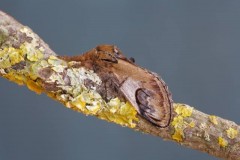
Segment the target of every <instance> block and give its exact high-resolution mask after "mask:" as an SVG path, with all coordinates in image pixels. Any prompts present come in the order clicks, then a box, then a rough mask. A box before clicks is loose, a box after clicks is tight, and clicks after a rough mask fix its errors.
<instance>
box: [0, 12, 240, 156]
mask: <svg viewBox="0 0 240 160" xmlns="http://www.w3.org/2000/svg"><path fill="white" fill-rule="evenodd" d="M92 52H93V50H90V51H88V52H87V53H86V54H85V55H88V54H89V53H92ZM85 57H86V56H85ZM88 62H89V61H88V60H87V59H86V58H84V56H76V57H59V56H57V54H55V53H54V52H53V51H52V50H51V49H50V48H49V47H48V45H47V44H45V43H44V42H43V41H42V40H41V38H39V37H38V36H37V35H36V34H35V33H34V32H33V31H32V30H31V29H30V28H28V27H26V26H23V25H21V24H20V23H18V22H17V21H15V20H14V19H13V18H12V17H10V16H8V15H7V14H5V13H4V12H1V11H0V76H2V77H4V78H7V79H8V80H10V81H13V82H15V83H17V84H19V85H27V87H28V88H29V89H30V90H32V91H34V92H36V93H37V94H40V93H46V94H47V95H48V96H49V97H51V98H53V99H55V100H57V101H59V102H61V103H62V104H64V105H65V106H66V107H68V108H70V109H73V110H75V111H79V112H81V113H83V114H85V115H94V116H97V117H98V118H100V119H104V120H107V121H110V122H114V123H117V124H120V125H122V126H126V127H129V128H132V129H134V130H138V131H141V132H144V133H148V134H151V135H154V136H159V137H161V138H163V139H165V140H171V141H175V142H177V143H179V144H181V145H183V146H186V147H189V148H192V149H197V150H200V151H203V152H206V153H208V154H210V155H213V156H216V157H219V158H223V159H230V160H235V159H240V137H239V131H240V127H239V126H238V125H237V124H235V123H234V122H232V121H228V120H225V119H222V118H220V117H217V116H213V115H207V114H205V113H202V112H200V111H198V110H196V109H195V108H193V107H190V106H188V105H186V104H179V103H174V104H173V110H172V113H171V114H172V115H171V116H172V118H171V122H170V124H169V125H168V126H167V127H165V128H161V127H157V126H156V125H154V124H153V123H151V122H149V120H146V118H143V116H141V115H140V114H139V112H137V110H136V108H134V107H133V106H132V104H131V103H130V102H129V101H128V100H127V99H126V98H124V97H123V95H121V94H120V93H119V92H117V91H116V90H113V89H112V90H102V88H101V87H99V86H102V84H105V85H106V83H105V82H103V80H102V78H101V76H100V75H99V74H97V72H96V70H95V69H93V68H91V67H87V66H88V64H89V63H90V62H89V63H88ZM159 81H160V80H159ZM110 87H111V85H110ZM108 91H111V93H110V97H109V96H105V97H104V96H103V94H104V93H105V92H108ZM106 94H107V93H106ZM155 107H158V106H155Z"/></svg>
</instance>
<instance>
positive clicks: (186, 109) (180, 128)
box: [171, 103, 195, 142]
mask: <svg viewBox="0 0 240 160" xmlns="http://www.w3.org/2000/svg"><path fill="white" fill-rule="evenodd" d="M174 111H175V112H176V113H177V115H176V116H175V117H174V118H173V121H172V122H171V126H173V127H174V129H175V130H174V134H173V135H172V139H174V140H176V141H177V142H181V141H183V138H184V129H185V128H186V127H188V126H189V127H191V128H192V127H194V126H195V123H194V122H191V123H188V122H187V121H184V118H186V117H190V116H191V115H192V112H193V108H192V107H190V106H188V105H185V104H178V103H176V104H174Z"/></svg>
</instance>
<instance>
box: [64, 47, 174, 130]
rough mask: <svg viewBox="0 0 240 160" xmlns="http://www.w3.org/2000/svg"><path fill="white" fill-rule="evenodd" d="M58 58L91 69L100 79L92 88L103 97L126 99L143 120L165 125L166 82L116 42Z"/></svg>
mask: <svg viewBox="0 0 240 160" xmlns="http://www.w3.org/2000/svg"><path fill="white" fill-rule="evenodd" d="M60 58H62V59H64V60H67V61H81V65H82V66H84V67H87V68H88V69H92V70H94V72H95V73H97V74H98V76H99V77H100V78H101V80H102V82H103V83H102V84H101V86H96V88H97V90H98V92H99V93H100V94H101V96H102V97H103V98H104V99H105V100H106V101H108V100H110V99H111V98H115V97H119V98H120V99H122V100H125V101H126V100H127V101H129V102H130V103H131V104H132V105H133V106H134V107H135V109H136V110H137V112H138V114H139V115H141V116H142V117H144V118H145V119H146V120H147V121H149V122H151V123H152V124H154V125H156V126H158V127H161V128H164V127H168V126H169V123H170V120H171V111H172V103H173V101H172V98H171V94H170V92H169V91H168V87H167V85H166V84H165V82H164V81H163V80H162V79H161V78H160V77H159V76H158V75H157V74H156V73H153V72H151V71H148V70H146V69H144V68H141V67H139V66H137V65H136V64H135V63H134V59H133V58H130V59H127V58H126V57H125V56H124V55H123V54H122V52H121V51H120V50H119V49H118V48H117V47H116V46H114V45H100V46H97V47H96V48H94V49H92V50H90V51H88V52H86V53H85V54H83V55H80V56H75V57H60ZM87 83H88V84H89V82H87ZM91 85H94V84H91Z"/></svg>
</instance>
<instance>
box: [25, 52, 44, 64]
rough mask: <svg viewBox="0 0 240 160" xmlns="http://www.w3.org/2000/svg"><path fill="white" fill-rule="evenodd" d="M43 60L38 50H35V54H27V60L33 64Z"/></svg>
mask: <svg viewBox="0 0 240 160" xmlns="http://www.w3.org/2000/svg"><path fill="white" fill-rule="evenodd" d="M42 58H43V54H42V52H41V51H40V50H37V49H36V50H35V52H29V53H27V59H28V60H29V61H33V62H36V61H39V60H40V59H42Z"/></svg>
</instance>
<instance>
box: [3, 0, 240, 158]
mask: <svg viewBox="0 0 240 160" xmlns="http://www.w3.org/2000/svg"><path fill="white" fill-rule="evenodd" d="M0 9H1V10H4V11H5V12H7V13H8V14H10V15H12V16H13V17H15V18H16V19H17V20H19V21H20V22H21V23H23V24H25V25H27V26H29V27H31V28H32V29H33V30H34V31H35V32H36V33H38V34H39V35H40V36H41V37H42V38H43V39H44V40H45V41H46V42H47V43H48V44H49V45H50V46H51V48H52V49H53V50H54V51H56V52H57V53H58V54H60V55H76V54H80V53H83V52H85V51H87V50H89V49H91V48H93V47H95V46H96V45H97V44H104V43H107V44H116V45H118V46H119V47H120V49H121V50H122V51H123V52H124V53H125V54H126V55H127V56H128V57H134V58H135V59H136V62H137V64H139V65H141V66H143V67H146V68H148V69H150V70H152V71H154V72H157V73H159V74H160V75H161V76H162V77H163V79H164V80H165V81H166V83H167V84H168V85H169V87H170V90H171V92H172V93H173V98H174V101H175V102H184V103H188V104H190V105H192V106H195V107H196V108H197V109H199V110H201V111H203V112H206V113H209V114H215V115H218V116H221V117H223V118H226V119H230V120H233V121H235V122H236V123H239V122H240V119H239V114H240V109H239V106H240V98H239V95H240V73H239V68H240V61H239V60H240V53H239V51H240V44H239V42H240V1H238V0H231V1H226V0H211V1H209V0H201V1H193V0H188V1H187V0H181V1H179V0H173V1H168V0H165V1H163V0H151V1H143V0H119V1H116V0H115V1H113V0H101V1H100V0H85V1H83V0H69V1H66V0H1V1H0ZM0 97H1V98H0V99H1V104H0V106H1V107H0V128H1V129H0V160H15V159H17V160H42V159H44V160H77V159H82V160H108V159H109V160H112V159H114V160H125V159H126V160H128V159H129V160H130V159H131V160H133V159H137V160H159V159H164V160H174V159H195V160H202V159H214V158H213V157H210V156H208V155H207V154H205V153H201V152H199V151H195V150H191V149H187V148H184V147H181V146H179V145H177V144H176V143H173V142H168V141H163V140H162V139H160V138H157V137H153V136H149V135H144V134H142V133H139V132H135V131H132V130H130V129H128V128H122V127H119V126H118V125H115V124H111V123H108V122H105V121H101V120H98V119H96V118H94V117H90V116H89V117H86V116H84V115H82V114H80V113H76V112H74V111H71V110H69V109H67V108H65V107H63V106H62V105H61V104H59V103H57V102H55V101H53V100H51V99H50V98H48V97H46V96H45V95H40V96H39V95H36V94H35V93H33V92H31V91H29V90H28V89H27V88H25V87H19V86H17V85H16V84H13V83H11V82H9V81H7V80H5V79H2V78H0Z"/></svg>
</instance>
